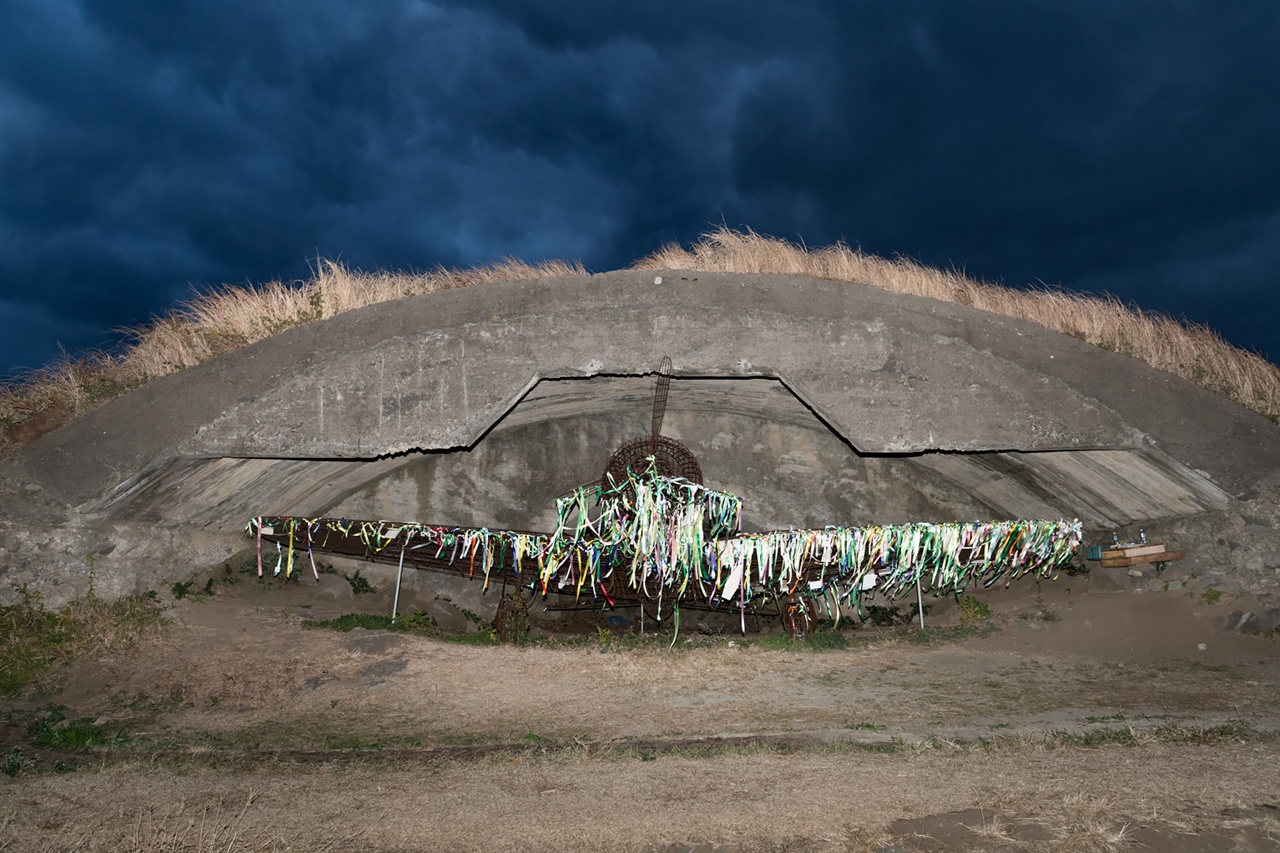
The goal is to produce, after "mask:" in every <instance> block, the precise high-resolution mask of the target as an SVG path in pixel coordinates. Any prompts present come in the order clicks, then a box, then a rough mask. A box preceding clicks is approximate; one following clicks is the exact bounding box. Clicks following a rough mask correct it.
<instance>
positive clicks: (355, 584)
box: [343, 569, 389, 618]
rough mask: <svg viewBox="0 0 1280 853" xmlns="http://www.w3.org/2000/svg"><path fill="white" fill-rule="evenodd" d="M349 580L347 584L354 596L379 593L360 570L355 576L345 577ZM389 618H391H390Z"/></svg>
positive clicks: (357, 570)
mask: <svg viewBox="0 0 1280 853" xmlns="http://www.w3.org/2000/svg"><path fill="white" fill-rule="evenodd" d="M343 577H344V578H346V579H347V583H348V584H350V585H351V592H352V594H353V595H364V594H365V593H367V592H377V591H378V590H377V589H375V588H374V586H373V584H371V583H369V579H368V578H366V577H364V576H362V575H361V574H360V570H359V569H356V573H355V574H354V575H345V574H344V575H343ZM388 618H389V617H388Z"/></svg>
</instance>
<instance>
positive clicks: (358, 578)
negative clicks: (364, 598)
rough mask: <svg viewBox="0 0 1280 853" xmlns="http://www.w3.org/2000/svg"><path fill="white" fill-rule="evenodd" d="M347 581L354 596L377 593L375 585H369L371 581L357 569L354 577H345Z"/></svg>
mask: <svg viewBox="0 0 1280 853" xmlns="http://www.w3.org/2000/svg"><path fill="white" fill-rule="evenodd" d="M343 577H344V578H346V579H347V583H348V584H350V585H351V592H352V594H353V595H364V594H365V593H370V592H377V591H378V590H377V589H375V588H374V586H373V584H371V583H369V579H368V578H366V577H364V576H362V575H361V574H360V570H359V569H356V573H355V574H354V575H343Z"/></svg>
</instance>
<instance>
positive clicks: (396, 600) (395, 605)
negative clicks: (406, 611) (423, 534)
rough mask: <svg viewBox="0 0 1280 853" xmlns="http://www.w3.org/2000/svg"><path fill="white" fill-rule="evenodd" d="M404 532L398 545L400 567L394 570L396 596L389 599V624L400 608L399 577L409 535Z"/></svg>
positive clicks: (410, 534)
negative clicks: (402, 540) (402, 541)
mask: <svg viewBox="0 0 1280 853" xmlns="http://www.w3.org/2000/svg"><path fill="white" fill-rule="evenodd" d="M412 535H413V534H412V533H408V534H405V537H404V544H403V545H401V546H400V568H399V569H397V570H396V596H395V598H393V599H392V600H391V624H392V625H394V624H396V612H397V611H399V609H400V579H401V578H402V577H404V552H405V551H408V550H409V537H410V536H412Z"/></svg>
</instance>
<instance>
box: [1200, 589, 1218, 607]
mask: <svg viewBox="0 0 1280 853" xmlns="http://www.w3.org/2000/svg"><path fill="white" fill-rule="evenodd" d="M1200 600H1201V601H1203V602H1204V603H1205V604H1208V605H1210V606H1212V605H1214V604H1217V603H1218V602H1219V601H1221V600H1222V590H1220V589H1214V588H1213V587H1209V588H1208V589H1206V590H1205V591H1204V592H1202V593H1200Z"/></svg>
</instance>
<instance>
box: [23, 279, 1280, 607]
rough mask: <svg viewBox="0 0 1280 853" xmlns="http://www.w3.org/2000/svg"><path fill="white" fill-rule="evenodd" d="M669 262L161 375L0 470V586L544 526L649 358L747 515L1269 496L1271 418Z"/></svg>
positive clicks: (1059, 342) (882, 514) (693, 439)
mask: <svg viewBox="0 0 1280 853" xmlns="http://www.w3.org/2000/svg"><path fill="white" fill-rule="evenodd" d="M660 275H661V277H662V279H663V282H662V283H661V284H656V283H655V281H654V279H655V274H654V273H640V272H621V273H609V274H605V275H599V276H583V277H569V278H562V279H555V280H546V281H537V282H515V283H506V284H494V285H485V286H481V287H474V288H468V289H463V290H456V291H446V292H443V293H437V294H432V295H428V296H422V297H415V298H411V299H406V300H401V301H399V302H396V303H392V304H385V305H378V306H372V307H370V308H366V309H362V310H360V311H355V312H352V313H350V314H347V315H343V316H340V317H337V318H334V319H332V320H329V321H326V322H324V323H318V324H314V325H311V326H308V327H304V328H301V329H296V330H293V331H290V332H286V333H284V334H281V335H279V336H277V337H275V338H272V339H270V340H267V341H264V342H262V343H260V344H257V345H255V346H253V347H249V348H247V349H245V350H242V351H239V352H235V353H230V354H228V355H226V356H222V357H220V358H217V359H214V360H213V361H211V362H209V363H207V364H204V365H202V366H200V367H197V368H193V369H191V370H188V371H186V372H184V373H182V374H178V375H175V376H171V377H167V378H165V379H162V380H159V381H157V382H155V383H152V384H151V385H148V386H146V387H144V388H142V389H140V390H138V391H135V392H133V393H131V394H129V395H127V396H126V397H124V398H122V399H120V400H117V401H115V402H113V403H111V404H109V405H107V406H105V407H103V408H102V409H100V410H98V411H96V412H93V413H91V414H90V415H88V416H86V417H85V418H83V419H81V420H79V421H77V422H75V423H73V424H71V425H69V426H68V427H66V428H64V429H62V430H59V431H57V432H55V433H53V434H51V435H49V436H47V437H46V438H44V439H42V440H41V441H40V442H37V443H36V444H35V445H33V446H31V447H29V448H27V449H26V450H25V451H23V452H22V453H20V454H19V455H17V456H15V457H13V458H11V459H9V460H6V461H5V462H4V463H3V464H0V506H2V507H3V509H4V511H5V514H4V521H0V585H2V586H3V587H6V588H7V587H8V586H9V584H10V583H12V582H19V581H24V580H25V581H29V582H33V583H37V584H39V585H40V586H41V587H43V588H46V589H55V588H56V589H61V590H63V591H64V592H62V593H55V594H53V598H54V599H56V598H58V597H65V596H69V595H72V594H74V593H75V591H76V590H77V589H79V588H80V587H81V586H83V578H84V575H85V573H86V566H87V565H89V564H92V565H93V566H94V567H95V569H96V571H97V574H98V577H97V578H96V579H95V583H96V584H97V589H98V590H99V592H105V593H112V592H115V593H124V592H131V591H135V590H136V589H140V588H147V587H148V586H154V585H155V584H156V583H157V582H160V581H163V580H165V579H167V578H169V577H176V576H180V575H181V574H182V571H183V570H184V569H188V568H191V569H193V568H195V567H197V566H198V564H200V563H208V562H216V561H217V560H220V559H224V558H225V556H226V555H229V554H230V553H231V551H233V550H235V549H236V548H238V547H240V546H241V545H242V544H243V542H242V541H240V540H239V539H238V538H237V537H238V534H239V531H240V529H241V528H242V527H243V524H244V521H245V519H246V518H247V516H249V515H252V514H256V513H263V512H267V513H286V512H288V513H297V514H308V515H310V514H318V513H320V512H327V511H333V510H335V509H337V510H341V511H343V512H347V510H350V512H349V513H348V514H350V515H356V514H357V513H356V511H355V509H354V508H360V507H362V508H364V509H375V508H382V509H385V510H386V511H387V512H386V513H385V514H391V513H392V512H395V513H399V512H402V511H403V512H405V513H408V512H411V511H415V510H416V511H417V512H421V513H422V514H423V516H424V517H422V520H430V521H439V522H447V521H453V522H455V523H490V524H499V523H500V524H504V525H509V526H515V527H530V526H537V525H538V524H545V523H546V520H547V519H546V517H545V516H546V515H547V514H548V513H549V512H550V503H549V500H548V498H549V497H554V494H555V493H558V492H560V491H563V490H564V489H566V488H568V487H570V486H572V485H574V484H576V483H578V482H583V481H585V480H588V479H592V478H594V477H596V476H598V473H599V469H600V468H601V467H602V466H603V461H604V459H605V458H607V456H608V454H609V452H611V451H612V450H613V448H614V447H616V445H617V443H619V442H620V441H621V440H622V439H624V438H627V437H630V436H632V435H637V434H642V433H644V432H646V431H647V424H648V414H647V412H648V406H649V403H650V394H651V390H650V389H651V382H652V380H651V379H650V378H645V374H649V373H650V372H651V371H652V370H653V369H654V366H655V364H656V362H657V361H658V359H659V358H660V357H661V356H662V355H664V354H666V355H670V356H671V358H672V361H673V364H674V369H675V373H676V375H677V379H676V380H675V381H674V382H673V391H672V399H671V413H670V415H669V417H668V421H667V424H668V426H667V429H666V432H667V433H668V434H670V435H673V436H674V437H677V438H679V439H681V440H682V441H685V442H686V443H687V444H689V445H690V446H691V447H692V448H693V449H694V450H695V453H697V454H698V456H699V458H700V459H702V460H703V466H704V469H705V470H706V471H707V474H708V480H709V481H710V482H711V483H712V484H713V485H718V486H720V487H723V488H732V489H734V490H735V491H738V492H739V493H740V494H742V495H743V496H744V498H746V500H747V509H748V513H747V514H748V520H749V521H750V522H752V523H753V526H756V527H783V526H802V525H806V526H807V525H814V524H825V523H870V522H874V521H879V522H891V521H904V520H911V519H919V520H925V519H929V518H932V519H935V520H943V519H945V518H948V517H951V518H956V517H980V516H988V517H989V516H1009V515H1022V516H1032V515H1075V516H1078V517H1080V518H1082V519H1084V520H1085V521H1086V523H1087V524H1090V525H1094V526H1096V527H1098V528H1099V529H1101V528H1115V527H1118V526H1122V525H1126V524H1130V523H1135V522H1139V523H1150V522H1152V521H1154V520H1157V519H1167V518H1173V519H1176V518H1200V519H1206V518H1210V517H1213V516H1214V515H1215V514H1222V513H1226V514H1227V515H1228V516H1229V515H1230V513H1231V512H1232V511H1235V509H1236V507H1235V503H1236V502H1237V501H1238V499H1241V498H1243V499H1247V500H1255V499H1260V500H1263V502H1264V503H1265V502H1266V501H1269V500H1272V499H1273V497H1274V490H1275V488H1276V487H1277V485H1280V429H1277V428H1276V427H1275V426H1274V425H1272V424H1270V423H1269V422H1267V421H1266V420H1265V419H1263V418H1261V417H1260V416H1258V415H1256V414H1254V413H1252V412H1249V411H1247V410H1245V409H1243V408H1242V407H1240V406H1237V405H1235V404H1233V403H1230V402H1228V401H1226V400H1223V399H1221V398H1219V397H1216V396H1214V395H1211V394H1208V393H1207V392H1203V391H1201V390H1199V389H1197V388H1194V387H1192V386H1191V385H1189V384H1188V383H1186V382H1183V381H1182V380H1179V379H1177V378H1175V377H1172V376H1168V375H1166V374H1162V373H1159V372H1157V371H1154V370H1152V369H1150V368H1148V367H1147V366H1146V365H1144V364H1141V363H1139V362H1136V361H1134V360H1132V359H1129V358H1126V357H1123V356H1119V355H1115V354H1112V353H1106V352H1103V351H1101V350H1098V349H1097V348H1095V347H1092V346H1089V345H1086V344H1083V343H1081V342H1079V341H1076V340H1074V339H1072V338H1069V337H1065V336H1062V335H1057V334H1054V333H1051V332H1048V331H1046V330H1044V329H1041V328H1040V327H1037V326H1033V325H1031V324H1028V323H1024V322H1020V321H1016V320H1011V319H1008V318H1004V317H1000V316H996V315H992V314H987V313H985V312H981V311H976V310H974V309H971V308H967V307H965V306H960V305H953V304H948V303H940V302H934V301H932V300H925V299H919V298H915V297H906V296H901V295H897V294H891V293H887V292H885V291H881V290H878V289H874V288H869V287H863V286H858V285H849V284H842V283H833V282H824V281H815V280H812V279H805V278H797V277H786V276H742V275H727V274H706V273H700V274H683V275H682V274H680V273H662V274H660ZM588 377H595V378H594V379H588ZM504 416H506V417H505V419H504ZM495 424H496V426H495ZM490 430H492V432H491V434H489V435H488V437H487V438H485V440H484V441H480V442H479V443H477V441H478V439H480V438H481V437H482V436H485V435H486V433H487V432H488V431H490ZM397 454H398V455H397ZM397 490H398V491H397ZM371 514H373V513H371ZM377 514H384V513H382V512H379V513H377ZM1253 514H1254V516H1257V515H1258V512H1256V511H1254V512H1253ZM1224 517H1225V516H1224ZM1215 523H1217V522H1214V521H1205V522H1203V524H1205V525H1208V526H1210V527H1211V526H1213V524H1215ZM184 531H196V533H195V534H194V535H193V536H192V538H191V540H190V541H191V544H190V546H189V547H188V546H186V545H184V542H186V541H187V540H186V539H185V538H184V537H186V536H187V534H186V533H185V532H184ZM1254 538H1257V537H1254ZM1262 538H1263V539H1265V537H1262ZM1278 550H1280V549H1278ZM89 554H94V555H95V556H94V557H93V558H90V557H89V556H88V555H89ZM1249 559H1250V560H1252V561H1253V562H1256V563H1258V565H1259V566H1260V568H1259V569H1258V572H1259V573H1260V574H1259V576H1260V577H1269V575H1268V573H1269V572H1271V573H1274V572H1275V570H1276V569H1280V556H1277V555H1274V554H1273V555H1271V556H1268V555H1267V554H1266V553H1265V552H1263V553H1262V554H1254V555H1253V556H1251V557H1250V558H1249ZM175 561H176V563H177V565H175ZM5 572H8V574H7V575H5Z"/></svg>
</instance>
